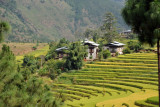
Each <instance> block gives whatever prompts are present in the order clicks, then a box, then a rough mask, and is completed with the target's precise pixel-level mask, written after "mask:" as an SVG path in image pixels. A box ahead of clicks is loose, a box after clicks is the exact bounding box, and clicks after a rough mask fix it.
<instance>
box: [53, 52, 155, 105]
mask: <svg viewBox="0 0 160 107" xmlns="http://www.w3.org/2000/svg"><path fill="white" fill-rule="evenodd" d="M56 81H57V82H56V84H55V83H54V84H53V87H54V88H53V92H54V93H59V92H60V93H62V95H63V96H64V97H65V99H66V101H65V103H66V105H64V107H81V106H83V107H112V106H114V107H120V106H122V104H123V103H127V104H128V105H129V106H130V107H137V106H139V105H140V104H141V103H142V104H144V103H145V104H148V105H153V104H152V103H148V102H146V99H147V98H149V97H153V96H157V95H158V91H157V90H158V75H157V58H156V54H154V53H137V54H128V55H122V56H119V57H118V58H110V59H108V60H107V61H106V62H94V63H93V64H86V65H85V66H84V68H83V69H82V70H79V71H72V72H71V73H64V74H62V75H61V76H60V77H58V78H57V80H56ZM140 96H142V97H140ZM137 99H138V101H137ZM147 101H148V100H147ZM135 104H136V105H135ZM138 104H139V105H138ZM146 107H147V106H146ZM148 107H156V105H154V106H148Z"/></svg>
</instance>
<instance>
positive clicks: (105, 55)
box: [103, 49, 111, 59]
mask: <svg viewBox="0 0 160 107" xmlns="http://www.w3.org/2000/svg"><path fill="white" fill-rule="evenodd" d="M110 56H111V52H110V51H109V50H108V49H107V50H104V51H103V58H104V59H107V58H108V57H110Z"/></svg>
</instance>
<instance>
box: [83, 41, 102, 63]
mask: <svg viewBox="0 0 160 107" xmlns="http://www.w3.org/2000/svg"><path fill="white" fill-rule="evenodd" d="M84 45H87V46H88V49H87V52H88V56H87V57H86V58H85V59H86V60H95V59H97V58H98V46H99V44H97V43H95V42H93V41H89V40H85V41H84Z"/></svg>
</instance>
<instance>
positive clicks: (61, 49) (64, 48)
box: [56, 47, 68, 52]
mask: <svg viewBox="0 0 160 107" xmlns="http://www.w3.org/2000/svg"><path fill="white" fill-rule="evenodd" d="M63 50H68V48H67V47H61V48H57V49H56V51H57V52H58V51H63Z"/></svg>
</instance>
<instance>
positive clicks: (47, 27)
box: [0, 0, 126, 42]
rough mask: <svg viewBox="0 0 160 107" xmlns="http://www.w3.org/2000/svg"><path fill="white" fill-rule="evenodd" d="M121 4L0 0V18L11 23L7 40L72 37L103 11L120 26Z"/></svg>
mask: <svg viewBox="0 0 160 107" xmlns="http://www.w3.org/2000/svg"><path fill="white" fill-rule="evenodd" d="M123 4H124V0H7V1H4V0H0V18H1V19H3V20H7V21H9V22H10V23H11V25H12V29H13V31H12V34H10V35H9V37H8V40H10V41H25V42H31V41H33V40H40V41H42V42H47V41H50V40H57V39H59V38H62V37H65V38H68V39H69V40H74V39H75V38H74V36H73V35H74V33H75V32H76V31H79V32H82V31H84V29H86V28H96V27H98V26H99V25H101V23H102V20H103V15H104V14H105V13H106V12H107V11H109V12H113V13H114V15H115V16H116V18H117V19H118V24H119V25H120V26H121V27H122V28H124V27H125V26H126V25H125V24H124V22H123V20H122V17H121V16H120V11H121V8H122V7H123Z"/></svg>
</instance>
